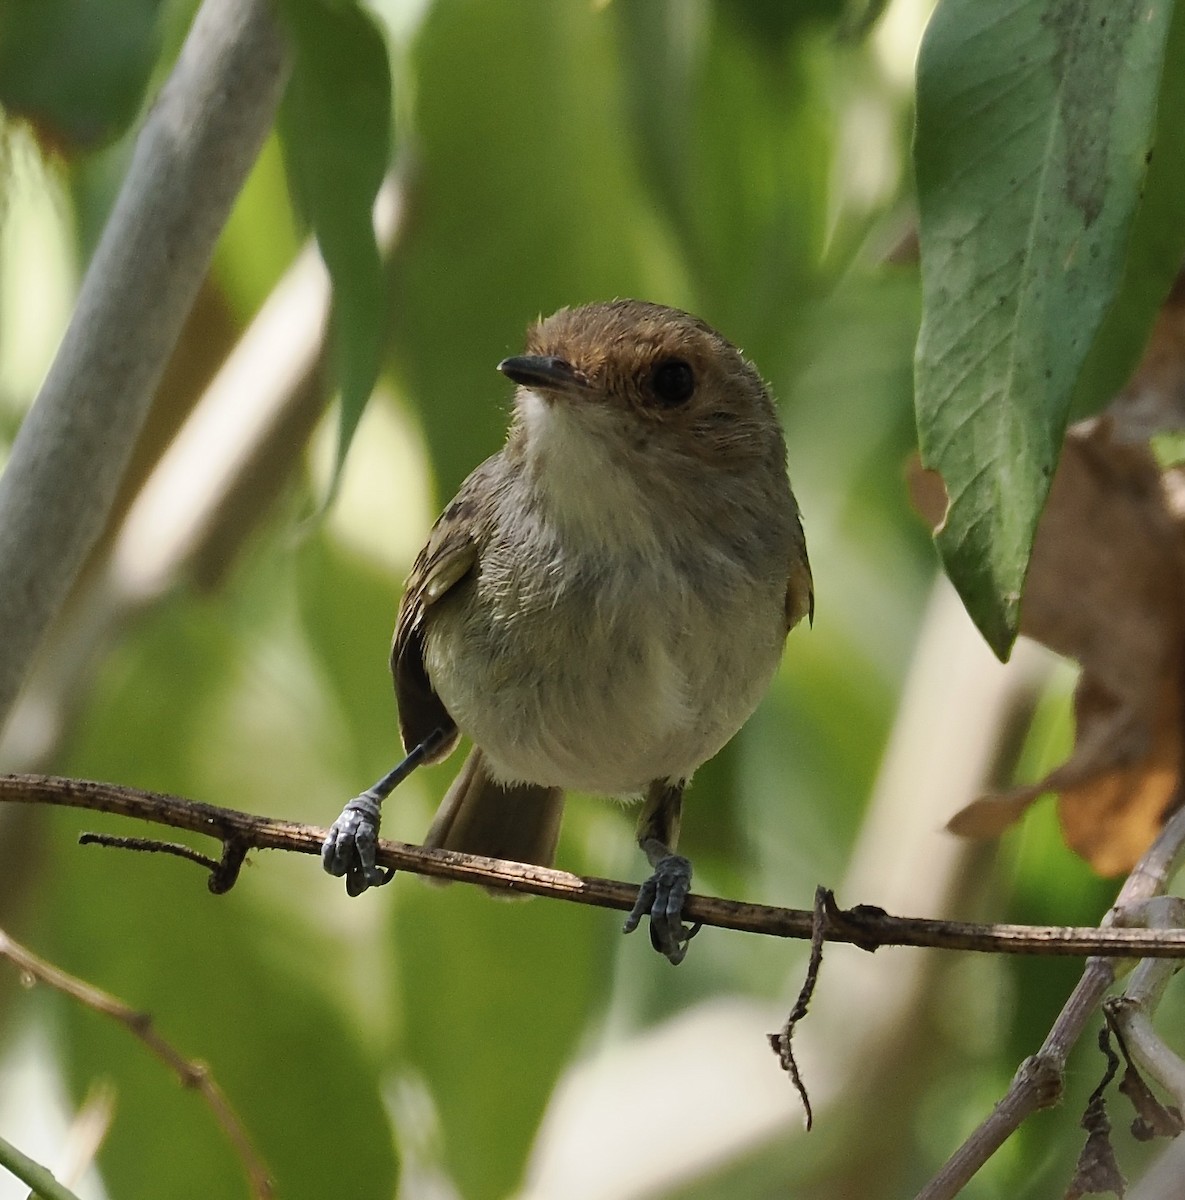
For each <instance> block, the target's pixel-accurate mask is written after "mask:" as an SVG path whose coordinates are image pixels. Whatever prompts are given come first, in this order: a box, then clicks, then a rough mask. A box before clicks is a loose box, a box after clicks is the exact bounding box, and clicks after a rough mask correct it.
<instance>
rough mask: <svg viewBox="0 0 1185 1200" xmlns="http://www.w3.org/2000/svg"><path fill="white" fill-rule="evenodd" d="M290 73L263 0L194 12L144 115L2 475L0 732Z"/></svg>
mask: <svg viewBox="0 0 1185 1200" xmlns="http://www.w3.org/2000/svg"><path fill="white" fill-rule="evenodd" d="M288 60H289V55H288V52H287V46H286V42H285V39H284V37H283V34H282V33H281V31H280V28H279V25H278V22H277V16H276V12H275V5H274V4H272V3H271V2H270V0H205V3H204V4H203V5H202V7H201V9H200V10H199V11H198V14H197V16H196V17H195V18H194V22H193V25H192V27H191V29H190V31H189V35H188V37H187V38H186V40H185V44H184V46H183V47H182V50H181V54H180V56H179V58H178V59H177V63H176V65H175V66H174V68H173V71H172V73H171V74H170V76H169V78H168V80H167V81H166V82H165V85H164V87H163V88H162V89H161V91H160V94H159V95H158V96H157V97H156V100H155V102H154V103H153V105H152V107H151V108H150V109H149V111H148V114H147V116H146V118H145V121H144V125H143V127H142V129H141V130H140V133H139V136H138V137H137V139H136V148H135V152H134V154H133V156H132V161H131V164H130V166H129V168H128V172H127V175H126V177H125V179H124V182H123V186H122V187H121V189H120V193H119V197H118V199H117V200H116V203H115V208H114V210H113V211H112V213H111V217H110V219H109V220H108V222H107V225H106V227H105V229H104V231H103V236H102V239H101V240H100V242H99V246H98V248H97V249H96V251H95V254H94V258H93V259H92V260H91V264H90V266H89V268H88V270H87V274H86V278H85V280H84V281H83V284H82V289H81V291H80V293H79V297H78V303H77V305H76V307H75V310H74V314H73V317H72V318H71V321H70V325H69V327H68V329H67V330H66V333H65V336H64V337H63V339H62V343H61V346H60V348H59V350H58V353H57V356H56V357H55V359H54V362H53V365H52V367H51V368H50V371H49V374H48V375H47V376H46V379H45V382H44V384H43V385H42V388H41V391H40V394H39V395H38V397H37V401H36V403H35V404H34V405H33V408H32V410H31V411H30V413H29V415H28V417H27V418H26V419H25V421H24V424H23V425H22V426H21V430H20V433H19V435H18V436H17V439H16V442H15V444H14V445H13V448H12V455H11V457H10V459H9V461H8V464H7V465H6V467H5V469H4V473H3V476H0V628H2V629H3V630H4V641H3V645H2V646H0V724H3V719H4V716H5V715H6V714H7V712H8V710H9V708H10V706H11V704H12V701H13V698H14V697H15V695H16V693H17V691H18V689H19V688H20V686H21V683H22V682H23V680H24V678H25V676H26V674H27V673H28V667H29V663H30V661H31V659H32V657H33V654H34V653H35V651H36V649H37V646H38V643H39V642H40V640H41V636H42V634H43V632H44V631H45V629H46V627H47V625H48V624H49V622H50V621H51V620H52V619H53V618H54V616H55V615H56V614H57V612H58V611H59V610H60V608H61V606H62V603H63V601H64V600H65V598H66V595H67V593H68V592H69V590H70V587H71V586H72V584H73V582H74V579H75V577H76V576H77V574H78V571H79V569H80V568H81V566H82V564H83V561H84V560H85V558H86V556H87V554H88V553H89V552H90V550H91V548H92V547H93V545H94V543H95V541H96V539H97V538H98V537H99V535H100V533H101V532H102V529H103V526H104V524H105V522H106V520H107V517H108V514H109V513H110V511H111V506H112V503H113V502H114V497H115V492H116V489H117V487H118V486H119V483H120V481H121V479H122V477H123V474H124V468H125V466H126V464H127V461H128V458H129V456H130V454H131V451H132V447H133V446H134V445H135V444H136V440H137V436H138V434H139V431H140V428H141V425H142V423H143V419H144V416H145V414H146V412H147V410H148V406H149V403H150V401H151V399H152V396H153V392H154V391H155V388H156V385H157V382H158V380H159V378H160V375H161V372H162V370H163V368H164V365H165V361H166V359H167V358H168V355H169V353H170V352H171V351H172V349H173V345H174V343H175V342H176V340H177V336H178V334H179V332H180V330H181V325H182V323H183V321H184V320H185V317H186V315H187V314H188V312H189V309H190V307H191V305H192V302H193V298H194V296H195V294H196V293H197V289H198V287H199V285H200V283H201V281H202V279H203V278H204V276H205V274H206V270H207V267H208V265H209V261H210V256H211V254H212V253H213V250H214V244H215V242H216V240H217V238H218V235H219V233H220V232H221V230H222V227H223V225H224V224H225V222H226V218H227V216H228V215H229V213H230V209H231V205H232V204H233V202H234V199H235V197H236V196H237V195H238V192H239V189H240V188H241V187H242V184H243V181H244V180H245V179H246V177H247V173H248V171H249V170H250V168H251V165H252V163H253V162H254V161H255V158H256V155H257V153H258V150H259V147H260V146H261V145H262V143H263V139H264V137H265V135H266V134H267V131H268V129H269V128H270V127H271V124H272V120H273V117H274V115H275V110H276V106H277V104H278V102H279V97H280V93H281V91H282V89H283V84H284V80H285V78H286V76H287V69H288Z"/></svg>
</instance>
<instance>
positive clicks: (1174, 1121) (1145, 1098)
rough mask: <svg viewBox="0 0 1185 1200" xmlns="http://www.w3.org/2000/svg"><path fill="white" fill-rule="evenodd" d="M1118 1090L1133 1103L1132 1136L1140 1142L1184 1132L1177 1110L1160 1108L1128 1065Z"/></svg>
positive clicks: (1149, 1090) (1130, 1065)
mask: <svg viewBox="0 0 1185 1200" xmlns="http://www.w3.org/2000/svg"><path fill="white" fill-rule="evenodd" d="M1119 1090H1120V1091H1121V1092H1122V1093H1123V1094H1124V1095H1125V1096H1126V1097H1127V1098H1128V1099H1129V1100H1130V1101H1131V1102H1132V1107H1133V1108H1134V1109H1135V1110H1136V1115H1135V1118H1134V1119H1133V1120H1132V1136H1133V1137H1134V1138H1135V1139H1136V1140H1137V1141H1140V1142H1148V1141H1151V1140H1152V1139H1153V1138H1156V1137H1167V1138H1175V1137H1176V1136H1177V1134H1179V1133H1180V1132H1181V1130H1182V1129H1185V1125H1183V1124H1182V1122H1181V1113H1180V1110H1179V1109H1177V1108H1175V1107H1172V1106H1169V1107H1167V1108H1166V1107H1165V1105H1163V1104H1161V1102H1160V1101H1159V1100H1157V1098H1156V1097H1155V1096H1154V1095H1153V1094H1152V1089H1151V1088H1150V1087H1149V1086H1148V1085H1147V1084H1146V1083H1145V1082H1144V1077H1143V1076H1142V1075H1141V1074H1140V1073H1139V1071H1137V1070H1136V1068H1135V1067H1134V1066H1133V1065H1132V1064H1131V1063H1130V1062H1129V1063H1128V1064H1127V1070H1126V1071H1125V1072H1124V1075H1123V1079H1121V1080H1120V1082H1119Z"/></svg>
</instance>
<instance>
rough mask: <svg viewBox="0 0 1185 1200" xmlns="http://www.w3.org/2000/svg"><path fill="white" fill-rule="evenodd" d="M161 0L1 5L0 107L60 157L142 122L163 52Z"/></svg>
mask: <svg viewBox="0 0 1185 1200" xmlns="http://www.w3.org/2000/svg"><path fill="white" fill-rule="evenodd" d="M160 9H161V0H39V2H38V3H36V4H29V3H27V2H26V0H0V31H2V33H3V35H2V36H0V105H2V106H3V108H4V109H5V110H6V111H7V113H8V114H9V115H10V116H12V117H21V118H23V119H24V120H26V121H28V122H29V123H30V124H31V125H32V126H33V127H34V129H36V131H37V133H38V135H39V137H40V140H41V142H42V144H43V145H45V146H47V147H52V148H53V149H54V150H56V151H58V152H59V153H62V154H66V155H73V154H78V153H85V152H87V151H90V150H94V149H95V148H97V147H98V146H102V145H104V144H106V143H108V142H110V141H112V140H113V139H114V138H116V137H118V136H119V135H120V134H121V133H122V132H123V131H124V130H125V129H126V128H127V127H128V126H129V125H130V124H131V122H132V121H133V120H134V118H135V116H136V113H137V112H138V111H139V108H140V105H141V103H142V101H143V97H144V89H145V87H146V86H147V84H148V80H149V77H150V75H151V73H152V69H153V67H154V65H155V64H156V60H157V56H158V55H159V53H160V48H161V14H160Z"/></svg>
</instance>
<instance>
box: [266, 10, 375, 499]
mask: <svg viewBox="0 0 1185 1200" xmlns="http://www.w3.org/2000/svg"><path fill="white" fill-rule="evenodd" d="M283 12H284V15H285V17H286V19H287V23H288V27H289V31H290V32H291V34H292V38H293V41H294V43H295V48H296V61H295V64H294V67H293V71H292V78H291V80H290V81H289V84H288V90H287V92H286V93H285V95H284V102H283V104H282V106H281V109H280V137H281V139H282V142H283V146H284V157H285V161H286V163H287V167H288V176H289V180H290V183H291V186H292V190H293V193H294V195H295V198H296V200H297V203H298V204H299V206H300V207H301V209H302V210H303V212H304V215H305V216H306V217H307V218H308V220H309V221H310V222H311V223H312V226H313V230H314V232H315V233H316V235H317V244H318V245H319V246H320V248H321V257H322V258H323V259H324V260H325V265H326V267H327V268H328V269H329V274H330V277H331V279H332V280H333V318H332V326H333V339H334V353H335V358H336V366H337V376H338V382H339V385H340V389H341V421H340V425H339V432H338V449H337V461H336V463H335V468H334V476H333V482H332V483H331V484H330V494H332V492H333V490H334V489H335V487H336V483H337V479H338V476H339V475H340V473H341V468H342V465H343V463H344V461H345V456H346V452H347V451H348V450H349V447H350V441H351V439H352V438H353V436H354V431H355V430H356V429H357V427H358V421H359V420H360V419H361V417H362V412H363V409H365V407H366V402H367V400H368V399H369V398H370V393H371V391H372V390H373V388H374V384H375V380H376V379H377V378H378V373H379V367H380V364H381V361H382V351H383V340H384V334H385V331H386V321H387V286H386V279H385V276H384V273H383V264H382V258H381V256H380V254H379V248H378V243H377V242H376V240H375V235H374V225H373V219H372V211H373V208H374V200H375V196H376V195H377V194H378V190H379V187H380V185H381V184H382V181H383V175H384V174H385V172H386V170H387V164H388V162H389V160H390V155H391V68H390V63H389V61H388V57H387V46H386V42H385V41H384V39H383V35H382V34H381V32H380V31H379V29H378V27H377V26H376V24H375V23H374V21H373V20H372V18H371V17H370V16H369V15H368V14H367V13H366V12H364V11H363V10H362V9H361V8H360V7H359V6H358V5H357V4H354V3H337V4H335V3H331V2H329V0H285V3H284V6H283Z"/></svg>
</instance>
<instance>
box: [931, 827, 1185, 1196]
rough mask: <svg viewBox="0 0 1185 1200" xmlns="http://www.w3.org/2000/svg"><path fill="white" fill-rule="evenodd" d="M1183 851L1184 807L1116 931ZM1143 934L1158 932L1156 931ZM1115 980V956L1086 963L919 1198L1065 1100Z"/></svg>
mask: <svg viewBox="0 0 1185 1200" xmlns="http://www.w3.org/2000/svg"><path fill="white" fill-rule="evenodd" d="M1183 854H1185V809H1178V810H1177V812H1176V813H1174V815H1173V816H1172V817H1171V818H1170V819H1169V821H1168V822H1167V824H1166V825H1165V827H1164V829H1163V830H1161V832H1160V835H1159V836H1158V837H1157V839H1156V841H1155V842H1153V844H1152V845H1151V847H1149V849H1148V851H1147V853H1146V854H1145V855H1144V856H1143V858H1141V859H1140V861H1139V862H1138V863H1137V864H1136V866H1135V867H1134V868H1133V869H1132V872H1131V874H1130V875H1129V876H1128V877H1127V879H1126V881H1125V882H1124V885H1123V887H1122V888H1121V889H1120V892H1119V896H1118V898H1117V900H1116V902H1115V905H1114V907H1113V908H1112V909H1111V911H1110V912H1109V913H1108V914H1107V917H1106V923H1107V925H1108V926H1110V928H1111V929H1112V930H1113V931H1115V932H1120V931H1119V930H1115V929H1114V924H1113V923H1115V922H1121V921H1123V920H1125V919H1133V918H1134V917H1135V916H1136V914H1138V913H1139V912H1140V911H1141V910H1142V908H1143V906H1144V905H1145V904H1146V902H1147V901H1148V900H1150V899H1152V898H1153V897H1154V896H1159V895H1162V894H1163V893H1164V890H1165V888H1167V887H1168V883H1169V880H1170V879H1171V878H1172V876H1173V874H1174V873H1175V871H1176V869H1177V867H1178V866H1179V865H1180V863H1181V858H1182V855H1183ZM1127 932H1136V931H1135V930H1130V931H1127ZM1144 932H1146V933H1149V934H1153V935H1155V933H1156V931H1155V930H1153V929H1149V930H1145V931H1144ZM1149 957H1150V956H1149ZM1115 978H1116V965H1115V962H1114V960H1113V959H1110V958H1101V957H1098V958H1092V959H1091V960H1090V961H1089V962H1088V963H1087V964H1086V967H1085V969H1084V970H1083V973H1082V978H1081V979H1080V980H1079V981H1078V984H1077V986H1076V987H1075V988H1074V990H1073V992H1071V994H1070V998H1069V999H1068V1000H1067V1001H1066V1003H1065V1006H1064V1007H1063V1008H1062V1011H1061V1012H1060V1013H1059V1014H1058V1018H1057V1020H1056V1021H1055V1022H1054V1024H1053V1028H1052V1029H1050V1031H1049V1034H1048V1036H1047V1037H1046V1038H1045V1041H1044V1043H1043V1044H1042V1046H1041V1048H1040V1049H1039V1050H1038V1051H1037V1053H1036V1054H1034V1055H1033V1056H1032V1057H1030V1058H1027V1059H1025V1061H1024V1062H1023V1063H1021V1065H1020V1067H1019V1069H1018V1070H1017V1072H1016V1075H1015V1076H1014V1077H1013V1080H1012V1084H1011V1086H1010V1087H1009V1089H1008V1091H1007V1093H1006V1094H1005V1095H1004V1097H1003V1099H1002V1100H1001V1101H1000V1102H999V1103H998V1104H997V1105H996V1106H995V1107H994V1108H993V1109H992V1111H991V1113H990V1115H989V1116H988V1117H987V1118H986V1119H985V1120H984V1121H983V1122H982V1124H980V1126H979V1127H978V1128H977V1129H976V1130H975V1132H974V1133H972V1134H971V1136H970V1137H969V1138H968V1139H967V1140H966V1141H965V1142H964V1143H963V1144H962V1145H961V1146H960V1147H959V1148H958V1149H957V1150H956V1151H955V1153H954V1154H952V1155H951V1157H950V1158H949V1159H948V1160H947V1161H946V1163H944V1164H943V1166H942V1169H941V1170H940V1171H939V1172H938V1173H937V1174H936V1175H935V1176H934V1178H933V1179H931V1180H930V1182H929V1183H928V1184H927V1185H926V1186H925V1187H924V1188H923V1189H922V1190H921V1191H920V1192H919V1193H918V1197H917V1200H949V1198H950V1197H953V1196H957V1195H958V1194H959V1192H960V1191H961V1190H962V1189H963V1187H964V1186H966V1184H967V1183H968V1182H969V1181H970V1179H971V1178H972V1176H973V1175H975V1173H976V1172H977V1171H978V1170H979V1169H980V1167H982V1166H983V1165H984V1164H985V1163H986V1162H987V1161H988V1159H989V1158H991V1156H992V1155H993V1154H995V1152H996V1151H997V1150H998V1149H999V1148H1000V1147H1001V1146H1002V1145H1003V1144H1004V1142H1005V1141H1007V1139H1008V1138H1009V1137H1011V1136H1012V1134H1013V1133H1014V1132H1015V1131H1016V1130H1017V1129H1018V1128H1020V1125H1021V1123H1022V1122H1023V1121H1024V1120H1025V1119H1026V1118H1027V1117H1029V1116H1031V1115H1032V1114H1033V1113H1034V1112H1036V1111H1037V1110H1038V1109H1042V1108H1048V1107H1050V1106H1051V1105H1053V1104H1056V1103H1057V1102H1058V1101H1059V1100H1060V1099H1061V1095H1062V1087H1063V1082H1064V1079H1065V1071H1066V1059H1067V1058H1068V1057H1069V1054H1070V1051H1071V1050H1072V1049H1073V1047H1074V1045H1075V1043H1076V1042H1077V1041H1078V1039H1079V1038H1080V1037H1081V1036H1082V1033H1083V1030H1084V1029H1085V1028H1086V1025H1087V1022H1088V1021H1089V1020H1090V1019H1091V1017H1092V1016H1093V1014H1094V1012H1095V1010H1096V1009H1097V1008H1098V1005H1099V1002H1100V1001H1101V1000H1102V998H1103V996H1104V995H1105V993H1106V991H1107V989H1108V988H1109V987H1110V986H1111V985H1112V984H1113V983H1114V982H1115Z"/></svg>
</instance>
